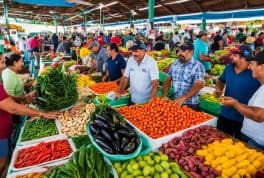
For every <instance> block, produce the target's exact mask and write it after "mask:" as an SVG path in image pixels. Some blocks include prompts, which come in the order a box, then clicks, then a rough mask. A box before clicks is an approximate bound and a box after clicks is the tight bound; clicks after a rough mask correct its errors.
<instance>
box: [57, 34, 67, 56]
mask: <svg viewBox="0 0 264 178" xmlns="http://www.w3.org/2000/svg"><path fill="white" fill-rule="evenodd" d="M66 40H67V37H66V36H64V37H63V38H62V41H61V42H60V44H59V46H58V48H57V51H56V52H57V53H66Z"/></svg>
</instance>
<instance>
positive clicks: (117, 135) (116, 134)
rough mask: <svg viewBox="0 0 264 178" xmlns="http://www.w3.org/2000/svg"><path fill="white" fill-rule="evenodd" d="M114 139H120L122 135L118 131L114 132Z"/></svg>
mask: <svg viewBox="0 0 264 178" xmlns="http://www.w3.org/2000/svg"><path fill="white" fill-rule="evenodd" d="M114 139H116V140H120V136H119V134H118V133H117V132H114Z"/></svg>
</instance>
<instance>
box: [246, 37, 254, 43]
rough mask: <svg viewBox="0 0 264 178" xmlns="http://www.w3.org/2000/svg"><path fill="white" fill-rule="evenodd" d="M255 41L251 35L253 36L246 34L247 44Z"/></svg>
mask: <svg viewBox="0 0 264 178" xmlns="http://www.w3.org/2000/svg"><path fill="white" fill-rule="evenodd" d="M255 41H256V39H255V38H254V37H253V36H248V37H247V38H246V43H247V44H252V43H254V42H255Z"/></svg>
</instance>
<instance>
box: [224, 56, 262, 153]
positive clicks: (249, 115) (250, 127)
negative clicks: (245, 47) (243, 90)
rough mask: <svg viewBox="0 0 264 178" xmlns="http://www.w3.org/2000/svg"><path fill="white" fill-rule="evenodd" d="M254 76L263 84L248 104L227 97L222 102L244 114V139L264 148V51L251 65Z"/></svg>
mask: <svg viewBox="0 0 264 178" xmlns="http://www.w3.org/2000/svg"><path fill="white" fill-rule="evenodd" d="M249 67H250V69H251V70H252V76H253V77H254V78H255V79H257V80H258V81H259V82H260V83H261V84H262V85H261V87H259V89H258V90H257V91H256V92H255V93H254V95H253V96H252V97H251V99H250V100H249V102H248V105H247V104H243V103H240V102H239V101H238V100H236V99H234V98H231V97H225V98H224V99H223V100H222V104H223V105H224V106H225V107H230V106H231V107H233V108H235V109H236V110H237V111H238V112H239V113H241V114H242V115H243V116H244V121H243V126H242V130H241V132H242V136H241V138H242V140H244V141H245V142H247V143H249V144H250V145H251V146H253V147H255V148H259V149H262V150H264V51H261V52H259V53H258V54H257V55H256V56H255V57H254V58H253V60H252V61H251V62H250V65H249Z"/></svg>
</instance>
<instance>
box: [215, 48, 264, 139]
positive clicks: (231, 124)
mask: <svg viewBox="0 0 264 178" xmlns="http://www.w3.org/2000/svg"><path fill="white" fill-rule="evenodd" d="M251 56H252V51H251V49H250V47H249V46H246V45H243V46H240V47H239V48H237V49H236V50H233V52H232V56H231V57H232V58H233V64H229V65H227V66H226V68H225V70H224V72H223V74H222V75H221V77H220V78H219V81H218V82H217V84H216V91H215V95H216V96H217V97H219V96H221V95H222V93H223V89H224V88H225V94H224V95H225V96H226V97H233V98H235V99H236V100H238V101H239V102H241V103H243V104H247V103H248V100H249V99H250V97H251V96H252V95H253V94H254V92H255V91H256V90H257V89H258V88H259V87H260V83H259V82H258V81H257V80H256V79H254V78H253V77H252V72H251V71H250V70H249V69H248V60H249V59H250V58H251ZM242 123H243V116H242V115H241V114H240V113H239V112H237V111H236V110H235V108H234V107H228V106H222V108H221V113H220V116H219V118H218V121H217V128H218V129H220V130H222V131H224V132H226V133H228V134H230V135H231V136H234V137H236V138H240V137H241V132H240V130H241V127H242Z"/></svg>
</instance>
